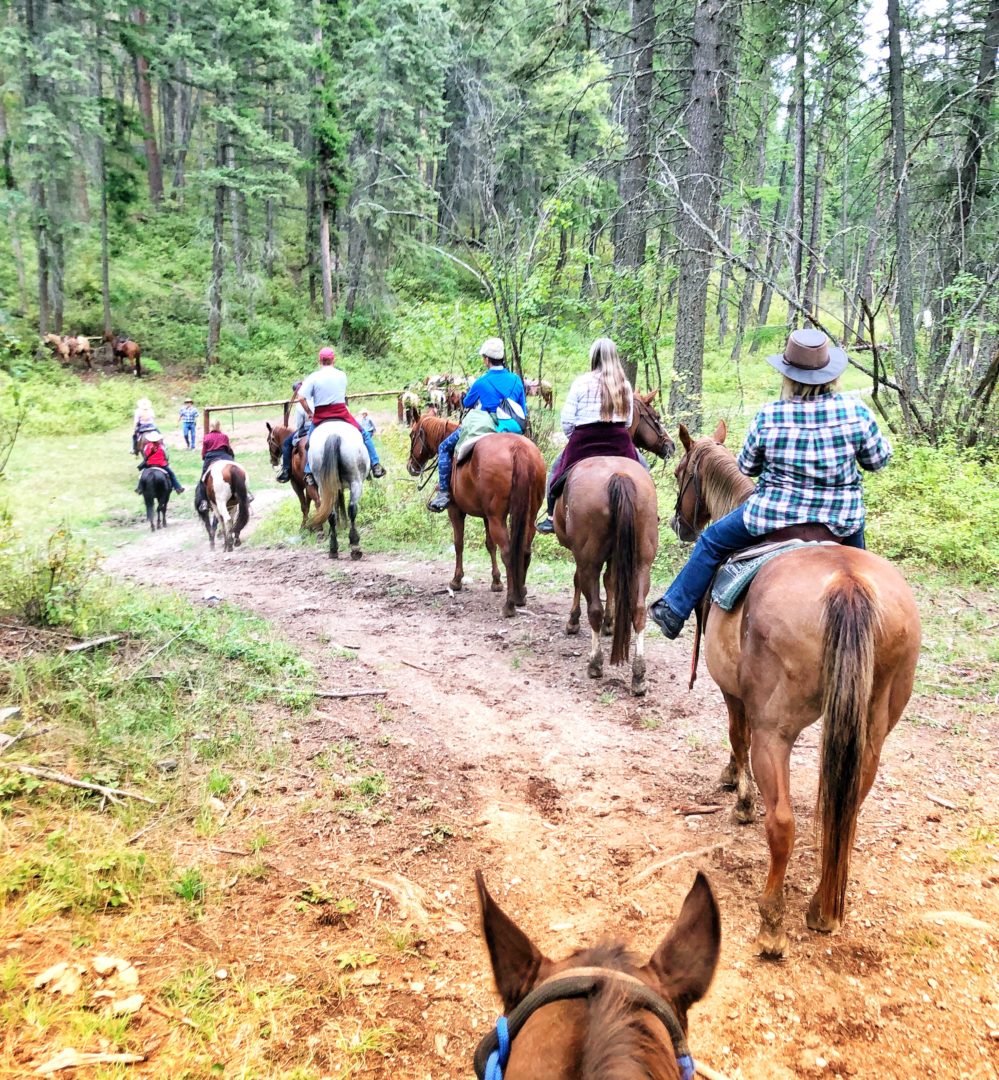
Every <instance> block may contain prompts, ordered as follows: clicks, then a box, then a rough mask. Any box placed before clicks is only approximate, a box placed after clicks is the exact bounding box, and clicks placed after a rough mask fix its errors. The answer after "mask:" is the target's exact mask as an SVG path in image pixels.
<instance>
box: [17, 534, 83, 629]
mask: <svg viewBox="0 0 999 1080" xmlns="http://www.w3.org/2000/svg"><path fill="white" fill-rule="evenodd" d="M16 541H17V534H16V532H15V530H14V528H13V526H12V525H11V523H10V521H9V519H8V520H3V519H0V550H2V552H3V554H2V555H0V611H3V612H4V613H6V614H10V615H13V616H14V617H15V618H17V619H19V620H22V621H23V622H26V623H28V624H29V625H32V626H59V625H62V624H64V623H70V622H72V621H73V620H74V618H75V616H76V613H77V612H78V611H79V609H80V607H81V604H82V602H83V599H84V596H85V594H86V591H87V589H88V587H89V586H90V585H91V584H92V576H93V571H94V560H93V557H92V556H90V555H88V553H87V552H86V551H85V550H84V548H83V547H82V546H81V545H80V544H79V543H77V542H76V541H75V540H74V539H73V537H72V536H71V535H70V534H69V533H68V532H66V531H65V530H63V529H58V530H56V532H54V533H53V534H52V535H51V536H50V537H49V540H48V544H47V546H46V549H45V552H44V553H43V554H41V555H38V554H36V553H35V552H34V551H32V550H30V549H28V548H26V547H24V546H23V545H22V546H20V547H19V546H18V545H17V543H16Z"/></svg>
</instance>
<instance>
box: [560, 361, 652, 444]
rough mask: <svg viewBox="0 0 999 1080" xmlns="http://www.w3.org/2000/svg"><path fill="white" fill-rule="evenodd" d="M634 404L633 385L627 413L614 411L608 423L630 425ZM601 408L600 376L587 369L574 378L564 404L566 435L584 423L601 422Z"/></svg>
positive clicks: (563, 428)
mask: <svg viewBox="0 0 999 1080" xmlns="http://www.w3.org/2000/svg"><path fill="white" fill-rule="evenodd" d="M634 404H635V403H634V398H633V397H632V394H631V387H630V386H629V387H628V411H627V413H617V412H616V413H614V415H613V416H611V417H610V419H609V421H608V423H614V424H629V425H630V424H631V412H632V409H633V408H634ZM600 408H601V401H600V378H599V376H598V374H597V372H595V371H587V372H586V373H585V374H583V375H580V376H578V377H577V378H575V379H573V381H572V386H570V387H569V393H568V394H567V395H566V399H565V404H564V405H563V406H562V417H561V419H562V430H563V431H564V432H565V433H566V435H571V434H572V432H573V429H575V428H577V427H582V426H583V425H584V424H598V423H600V422H601V420H603V417H602V416H601V415H600Z"/></svg>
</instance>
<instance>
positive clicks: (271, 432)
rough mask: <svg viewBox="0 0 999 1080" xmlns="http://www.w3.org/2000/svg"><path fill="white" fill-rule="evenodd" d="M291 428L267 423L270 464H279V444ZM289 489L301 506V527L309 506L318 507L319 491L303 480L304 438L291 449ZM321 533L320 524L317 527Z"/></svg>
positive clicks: (307, 514) (305, 520)
mask: <svg viewBox="0 0 999 1080" xmlns="http://www.w3.org/2000/svg"><path fill="white" fill-rule="evenodd" d="M291 431H292V429H291V428H290V427H285V426H284V425H283V424H275V425H274V426H273V427H271V425H270V424H268V425H267V450H268V452H269V453H270V456H271V464H272V465H280V464H281V444H282V443H283V442H284V440H285V439H286V438H287V437H288V436H289V435H290V434H291ZM291 490H292V491H294V492H295V494H296V495H297V496H298V505H299V506H300V507H301V508H302V528H303V529H304V528H305V526H306V523H307V522H308V520H309V507H310V506H311V505H312V504H313V503H315V505H316V509H318V508H319V491H318V490H317V489H316V488H315V487H313V486H312V484H307V483H306V482H305V440H304V439H302V440H300V441H299V443H298V445H297V446H295V447H293V448H292V451H291ZM319 531H320V533H322V526H320V527H319Z"/></svg>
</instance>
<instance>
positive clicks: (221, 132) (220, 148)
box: [205, 124, 227, 364]
mask: <svg viewBox="0 0 999 1080" xmlns="http://www.w3.org/2000/svg"><path fill="white" fill-rule="evenodd" d="M226 141H227V133H226V131H225V128H224V127H223V125H222V124H216V125H215V164H216V165H217V166H218V168H219V169H221V168H222V167H223V166H224V165H225V160H226V152H225V144H226ZM225 196H226V189H225V185H224V184H221V183H219V184H216V185H215V216H214V219H213V222H212V282H211V287H210V289H209V292H208V342H207V344H206V346H205V360H206V362H207V363H209V364H214V363H215V361H216V360H217V359H218V346H219V339H220V338H221V336H222V272H223V270H224V268H225V252H224V249H223V246H222V242H223V230H224V228H225Z"/></svg>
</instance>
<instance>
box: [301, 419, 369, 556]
mask: <svg viewBox="0 0 999 1080" xmlns="http://www.w3.org/2000/svg"><path fill="white" fill-rule="evenodd" d="M309 468H310V470H311V472H312V475H313V476H314V477H315V478H316V484H317V485H318V486H319V506H318V508H317V509H316V510H315V511H314V512H313V514H312V517H311V518H310V520H309V525H310V526H311V527H312V528H313V529H318V528H319V527H320V526H321V525H323V524H324V523H325V522H326V521H329V523H330V558H331V559H337V558H339V556H340V548H339V545H338V542H337V535H336V528H337V523H338V522H339V523H340V524H341V525H344V524H346V523H347V520H348V519H349V521H350V532H349V534H348V536H349V539H350V557H351V558H352V559H359V558H360V557H361V546H360V545H361V537H360V534H359V533H358V531H357V524H356V519H357V504H358V503H359V502H360V501H361V491H362V489H363V487H364V478H365V477H366V476H367V475H368V469H370V468H371V461H370V460H369V458H368V451H367V450H366V449H365V446H364V440H363V439H362V438H361V433H360V431H358V430H357V428H356V427H354V425H353V424H348V423H347V422H346V421H345V420H327V421H325V423H322V424H320V425H319V426H318V427H317V428H316V429H315V430H314V431H313V432H312V434H311V435H310V436H309ZM344 488H347V489H348V490H349V492H350V500H349V503H348V505H347V509H346V510H344V499H343V493H344Z"/></svg>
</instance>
